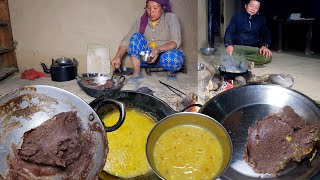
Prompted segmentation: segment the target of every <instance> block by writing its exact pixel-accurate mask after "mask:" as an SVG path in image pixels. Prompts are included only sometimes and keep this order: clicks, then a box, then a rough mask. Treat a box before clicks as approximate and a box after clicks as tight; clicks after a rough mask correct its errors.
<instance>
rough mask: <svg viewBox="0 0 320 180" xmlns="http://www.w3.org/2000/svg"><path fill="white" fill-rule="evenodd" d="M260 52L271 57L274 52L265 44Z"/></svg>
mask: <svg viewBox="0 0 320 180" xmlns="http://www.w3.org/2000/svg"><path fill="white" fill-rule="evenodd" d="M259 53H260V54H261V55H262V56H264V57H271V56H272V52H271V51H270V49H268V48H267V47H265V46H261V48H260V49H259Z"/></svg>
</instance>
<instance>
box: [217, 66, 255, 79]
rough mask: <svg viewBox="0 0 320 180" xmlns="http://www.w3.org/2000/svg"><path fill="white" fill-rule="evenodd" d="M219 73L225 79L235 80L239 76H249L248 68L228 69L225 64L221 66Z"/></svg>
mask: <svg viewBox="0 0 320 180" xmlns="http://www.w3.org/2000/svg"><path fill="white" fill-rule="evenodd" d="M218 69H219V73H220V75H221V76H223V78H224V80H234V79H235V78H236V77H237V76H243V77H244V78H247V76H248V75H249V71H248V69H243V70H238V71H228V70H227V69H226V68H225V67H224V66H222V65H221V66H219V68H218Z"/></svg>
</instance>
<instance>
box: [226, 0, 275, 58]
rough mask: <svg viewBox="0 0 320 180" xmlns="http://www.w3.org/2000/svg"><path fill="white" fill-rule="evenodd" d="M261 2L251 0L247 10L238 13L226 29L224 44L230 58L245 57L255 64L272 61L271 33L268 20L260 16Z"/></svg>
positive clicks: (247, 4) (246, 7)
mask: <svg viewBox="0 0 320 180" xmlns="http://www.w3.org/2000/svg"><path fill="white" fill-rule="evenodd" d="M260 5H261V2H260V0H249V1H248V2H247V3H246V4H245V9H242V10H241V11H240V12H237V13H236V14H235V15H234V16H233V17H232V18H231V21H230V23H229V25H228V27H227V29H226V32H225V37H224V44H225V47H226V53H227V54H228V55H230V56H233V55H236V56H244V58H245V59H247V60H248V61H253V62H254V63H255V64H265V63H269V62H270V61H271V60H272V52H271V51H270V49H269V48H268V47H269V45H270V44H271V33H270V31H269V29H268V27H267V25H266V20H265V18H264V17H263V16H261V15H259V13H258V12H259V9H260Z"/></svg>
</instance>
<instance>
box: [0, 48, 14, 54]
mask: <svg viewBox="0 0 320 180" xmlns="http://www.w3.org/2000/svg"><path fill="white" fill-rule="evenodd" d="M15 49H16V48H14V47H12V48H0V54H4V53H7V52H12V51H14V50H15Z"/></svg>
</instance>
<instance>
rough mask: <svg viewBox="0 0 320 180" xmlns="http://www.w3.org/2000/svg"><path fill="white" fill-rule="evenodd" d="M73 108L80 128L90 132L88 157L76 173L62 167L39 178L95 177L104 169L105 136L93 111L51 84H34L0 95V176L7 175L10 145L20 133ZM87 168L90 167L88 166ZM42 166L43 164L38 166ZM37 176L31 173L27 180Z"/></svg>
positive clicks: (18, 141) (78, 99)
mask: <svg viewBox="0 0 320 180" xmlns="http://www.w3.org/2000/svg"><path fill="white" fill-rule="evenodd" d="M68 111H76V112H77V116H78V117H79V118H80V119H81V125H80V129H81V131H82V130H85V131H86V132H87V133H88V134H90V137H91V139H92V140H93V141H94V143H93V144H94V145H93V147H92V146H91V147H88V148H90V149H91V152H90V154H92V158H91V160H90V159H88V161H87V162H85V163H83V164H81V165H80V166H79V167H77V172H75V173H72V174H67V173H65V172H64V170H62V169H61V170H59V171H57V173H52V174H50V175H49V174H48V175H45V176H41V177H37V178H40V179H70V177H72V178H75V179H94V178H97V176H98V175H99V173H100V171H101V170H102V168H103V165H104V163H105V159H106V156H107V150H106V149H107V139H106V136H105V131H104V129H103V125H102V122H101V121H100V119H99V117H98V115H97V114H96V113H95V111H94V110H93V109H92V108H91V107H90V106H89V105H88V104H87V103H86V102H85V101H83V100H82V99H80V98H79V97H77V96H76V95H74V94H72V93H70V92H68V91H65V90H63V89H59V88H56V87H52V86H44V85H35V86H25V87H22V88H17V89H14V90H12V91H10V92H8V93H6V94H3V95H2V96H0V179H1V178H4V179H6V176H7V174H8V168H9V167H8V162H7V158H8V156H10V155H12V154H13V149H12V146H17V145H18V144H20V143H22V141H23V139H22V137H23V134H24V133H25V132H26V131H28V130H30V129H32V128H35V127H37V126H39V125H41V124H42V123H43V122H45V121H46V120H48V119H50V118H52V117H53V116H54V115H56V114H58V113H61V112H68ZM88 167H89V169H88ZM37 168H43V169H44V167H43V166H40V167H37ZM34 177H36V176H34V175H32V176H31V175H30V177H29V176H27V177H26V179H32V178H34Z"/></svg>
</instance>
